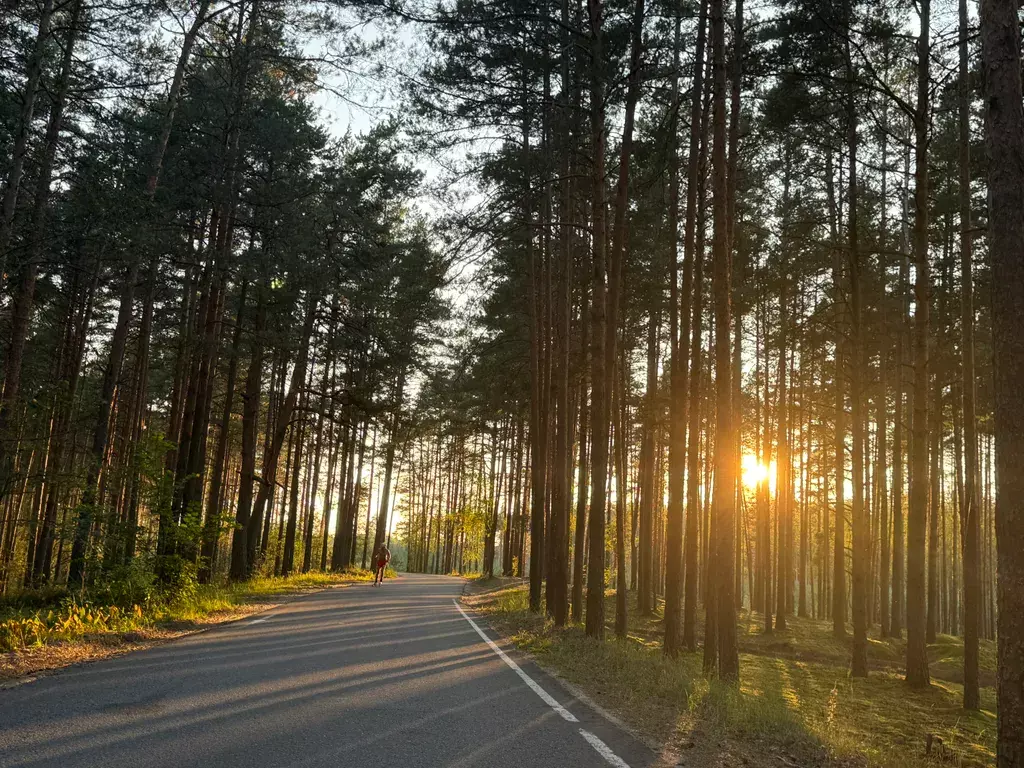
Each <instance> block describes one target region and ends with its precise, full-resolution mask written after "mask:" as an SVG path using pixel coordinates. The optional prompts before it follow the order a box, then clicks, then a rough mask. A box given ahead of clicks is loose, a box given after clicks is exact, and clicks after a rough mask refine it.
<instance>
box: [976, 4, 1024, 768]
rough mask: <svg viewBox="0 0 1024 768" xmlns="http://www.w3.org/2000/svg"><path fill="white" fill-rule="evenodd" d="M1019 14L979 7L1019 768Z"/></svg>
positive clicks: (1022, 216) (1005, 699)
mask: <svg viewBox="0 0 1024 768" xmlns="http://www.w3.org/2000/svg"><path fill="white" fill-rule="evenodd" d="M1020 46H1021V39H1020V27H1019V20H1018V8H1017V4H1016V3H1015V2H1012V0H982V2H981V52H982V63H983V67H982V71H983V72H984V74H985V77H984V82H985V106H986V114H985V143H986V146H987V148H988V176H989V184H988V194H989V255H990V259H991V263H992V339H993V343H994V347H995V349H994V357H995V430H996V468H995V478H996V509H995V518H996V531H997V536H996V540H997V543H998V550H999V551H998V558H999V561H998V562H999V566H998V567H999V573H998V581H997V584H998V588H997V592H998V603H999V611H998V615H999V633H998V637H999V667H998V678H999V680H998V682H999V686H998V710H999V724H998V742H997V763H998V766H999V768H1020V766H1022V765H1024V558H1021V556H1020V553H1021V551H1022V550H1024V411H1022V410H1021V407H1020V382H1021V380H1022V379H1024V335H1022V334H1021V332H1020V319H1021V317H1022V314H1024V250H1022V249H1024V98H1022V93H1021V51H1020Z"/></svg>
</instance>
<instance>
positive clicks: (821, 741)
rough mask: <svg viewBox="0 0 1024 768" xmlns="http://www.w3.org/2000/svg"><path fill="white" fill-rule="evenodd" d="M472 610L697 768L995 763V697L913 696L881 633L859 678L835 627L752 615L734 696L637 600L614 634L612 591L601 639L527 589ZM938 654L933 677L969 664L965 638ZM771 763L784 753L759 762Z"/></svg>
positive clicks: (986, 663)
mask: <svg viewBox="0 0 1024 768" xmlns="http://www.w3.org/2000/svg"><path fill="white" fill-rule="evenodd" d="M466 602H467V604H469V605H471V606H472V607H473V608H475V609H476V610H477V611H479V612H480V613H482V614H484V615H485V616H486V618H487V620H488V621H489V622H490V623H491V624H492V625H493V626H494V627H495V629H496V630H498V631H499V632H501V633H502V634H503V635H504V636H505V637H507V638H509V639H510V640H511V641H512V642H513V643H515V645H516V646H517V647H519V648H521V649H522V650H524V651H527V652H529V653H531V654H533V655H534V657H535V658H536V659H537V660H538V661H539V662H540V663H541V664H542V665H544V666H547V667H549V668H550V669H551V670H552V671H554V672H556V673H557V674H558V675H560V676H561V677H563V678H564V679H566V680H567V681H569V682H570V683H573V684H575V685H578V686H579V687H580V688H581V689H582V690H584V691H585V692H586V693H588V694H589V695H591V696H593V697H594V699H595V700H596V701H598V703H600V704H601V705H602V706H604V707H606V708H608V709H609V710H611V711H613V712H615V713H616V714H618V715H619V716H620V717H622V719H623V720H625V721H626V722H627V723H629V724H630V725H631V726H633V727H635V728H637V730H639V731H640V732H642V733H644V734H645V735H647V736H648V737H650V738H652V739H653V740H654V741H655V742H656V743H658V744H659V745H672V746H677V745H682V749H683V752H686V750H687V748H691V749H694V752H693V755H694V756H693V757H692V758H687V761H686V763H685V764H687V765H689V764H692V763H691V760H695V759H698V758H699V754H698V753H699V752H700V747H701V746H702V745H708V746H709V749H710V752H709V754H714V751H715V750H726V751H730V750H731V751H734V752H736V751H738V752H739V753H740V754H742V755H743V756H744V761H743V762H744V763H745V764H751V765H761V764H764V765H779V764H790V765H801V766H805V765H806V766H813V765H842V766H847V765H849V766H871V767H872V768H925V766H937V765H956V766H960V767H961V768H980V767H981V766H988V765H993V764H994V761H995V736H996V733H995V726H996V718H995V691H994V689H993V688H991V687H983V688H982V706H983V709H982V711H981V712H977V713H969V712H965V711H964V710H963V709H962V708H961V706H960V699H961V695H962V688H961V686H960V684H959V682H957V681H955V680H947V679H937V680H936V681H935V682H934V683H933V684H932V685H931V686H930V687H929V688H928V689H926V690H924V691H913V690H911V689H909V688H908V687H907V686H906V684H905V683H904V682H903V679H902V670H901V668H900V666H899V665H900V661H901V655H902V648H903V642H902V641H898V640H882V639H881V638H877V637H874V638H873V639H872V643H871V650H870V652H871V659H872V664H873V669H872V672H871V675H870V677H869V678H868V679H867V680H855V679H852V678H851V677H850V675H849V639H846V640H843V639H837V638H835V637H834V636H833V635H832V632H831V624H830V623H827V622H824V621H816V620H812V619H789V628H788V629H787V630H785V631H782V632H775V633H773V634H771V635H765V634H763V632H762V631H761V623H760V622H761V618H760V616H758V615H757V614H753V615H751V614H749V613H747V612H745V613H744V614H743V615H742V616H741V617H740V622H739V623H740V651H741V655H740V669H741V675H740V685H739V686H738V687H736V686H732V685H727V684H725V683H722V682H720V681H708V680H707V679H705V678H704V676H703V674H702V654H701V651H700V650H699V649H698V652H697V653H684V654H682V655H681V656H680V657H679V658H678V659H669V658H667V657H666V656H665V655H664V653H663V652H662V644H661V634H662V633H663V629H662V617H661V615H660V613H659V612H655V613H654V614H653V615H651V616H640V615H639V614H637V612H636V603H635V598H634V595H632V594H631V595H630V605H629V611H630V621H629V624H628V634H627V639H626V640H624V641H622V640H618V639H616V638H615V636H614V633H613V631H612V627H611V626H610V624H611V622H612V621H613V619H614V615H615V609H614V593H609V595H608V599H607V602H606V606H605V616H606V618H607V620H608V622H609V626H608V627H606V639H605V640H604V641H594V640H592V639H591V638H588V637H586V635H585V634H584V632H583V628H582V626H580V625H577V624H570V625H568V626H566V627H565V628H563V629H561V630H556V629H555V628H554V626H553V623H552V622H551V621H550V620H548V619H547V618H546V617H545V616H544V615H543V614H540V615H538V614H532V613H530V611H529V597H528V593H527V590H526V588H525V587H523V586H521V585H510V586H507V587H503V588H498V589H492V590H489V591H486V592H480V593H478V594H475V595H474V594H471V595H470V596H468V597H467V598H466ZM701 629H702V628H701ZM700 634H701V633H699V635H698V636H700ZM989 645H990V644H989ZM929 651H930V656H931V658H932V661H933V664H935V665H936V668H937V671H938V670H942V671H945V670H946V668H947V667H948V668H953V667H955V665H956V664H957V663H960V662H961V661H962V658H963V646H962V643H960V642H959V640H958V639H957V638H954V637H950V636H940V638H939V642H938V643H936V644H935V645H934V646H932V647H930V649H929ZM994 661H995V660H994V657H993V656H992V654H991V653H990V652H989V648H987V647H983V649H982V668H983V675H984V674H986V673H989V674H990V673H991V672H992V666H991V665H993V664H994ZM950 676H952V675H950ZM984 682H985V681H984V680H983V684H984ZM929 737H931V741H932V752H931V754H930V755H929V754H926V745H927V743H928V740H929ZM681 754H682V753H681ZM764 755H769V756H772V755H774V757H764V761H763V762H762V757H763V756H764ZM780 760H781V762H780ZM693 764H700V763H699V762H697V763H693Z"/></svg>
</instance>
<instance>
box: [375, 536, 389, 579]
mask: <svg viewBox="0 0 1024 768" xmlns="http://www.w3.org/2000/svg"><path fill="white" fill-rule="evenodd" d="M373 561H374V563H376V565H377V573H376V575H375V576H374V577H373V585H374V586H375V587H376V586H378V585H380V584H383V583H384V569H385V568H387V567H388V563H390V562H391V550H389V549H388V548H387V546H386V545H385V544H384V542H381V544H380V549H378V550H377V552H376V554H374V556H373Z"/></svg>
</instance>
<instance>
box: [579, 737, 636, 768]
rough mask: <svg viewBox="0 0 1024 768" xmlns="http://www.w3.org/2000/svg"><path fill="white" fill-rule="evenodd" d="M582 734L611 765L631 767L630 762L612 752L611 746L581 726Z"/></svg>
mask: <svg viewBox="0 0 1024 768" xmlns="http://www.w3.org/2000/svg"><path fill="white" fill-rule="evenodd" d="M580 736H582V737H583V738H584V739H586V740H587V743H588V744H589V745H590V746H592V747H593V748H594V749H596V750H597V753H598V754H599V755H600V756H601V757H603V758H604V759H605V762H607V763H608V764H609V765H614V766H615V768H629V764H628V763H627V762H626V761H625V760H623V759H622V758H621V757H619V756H618V755H616V754H615V753H614V752H612V750H611V747H609V746H608V745H607V744H605V743H604V742H603V741H601V740H600V739H599V738H598V737H597V736H595V735H594V734H592V733H591V732H590V731H588V730H587V729H586V728H580Z"/></svg>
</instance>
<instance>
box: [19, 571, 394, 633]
mask: <svg viewBox="0 0 1024 768" xmlns="http://www.w3.org/2000/svg"><path fill="white" fill-rule="evenodd" d="M389 572H390V573H389V575H391V576H394V575H395V573H394V571H391V570H390V568H389ZM372 580H373V573H371V572H370V571H367V570H363V569H350V570H346V571H343V572H340V573H321V572H310V573H303V574H294V575H292V576H287V577H273V576H259V577H256V578H253V579H251V580H250V581H246V582H240V583H235V584H223V585H212V584H198V583H195V582H194V581H192V580H186V581H185V582H184V583H179V584H177V585H176V587H175V588H174V589H167V588H165V587H161V586H159V585H157V584H155V583H153V584H149V583H148V582H147V583H145V585H144V586H140V584H133V585H130V586H125V585H123V584H116V583H112V582H109V581H108V582H107V583H104V584H102V585H97V586H96V587H95V588H93V589H91V590H86V591H85V592H82V593H71V592H68V591H66V590H59V589H47V590H25V591H23V592H19V593H15V594H12V595H7V596H5V597H4V598H2V599H0V652H9V651H20V650H23V649H26V648H32V647H39V646H44V645H52V644H54V643H73V642H75V641H77V640H81V639H83V638H95V637H100V636H105V635H106V636H115V635H121V636H133V635H138V634H140V633H145V632H147V631H148V630H153V629H154V628H171V629H188V628H189V626H190V625H200V624H202V623H203V622H204V621H207V620H209V619H211V618H212V617H216V616H218V615H224V614H231V613H232V612H236V611H239V610H242V609H244V607H245V606H249V605H251V604H253V603H262V602H267V601H268V600H271V599H273V598H275V597H279V596H282V595H287V594H294V593H296V592H302V591H305V590H315V589H325V588H327V587H331V586H335V585H338V584H346V583H353V582H363V581H372Z"/></svg>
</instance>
